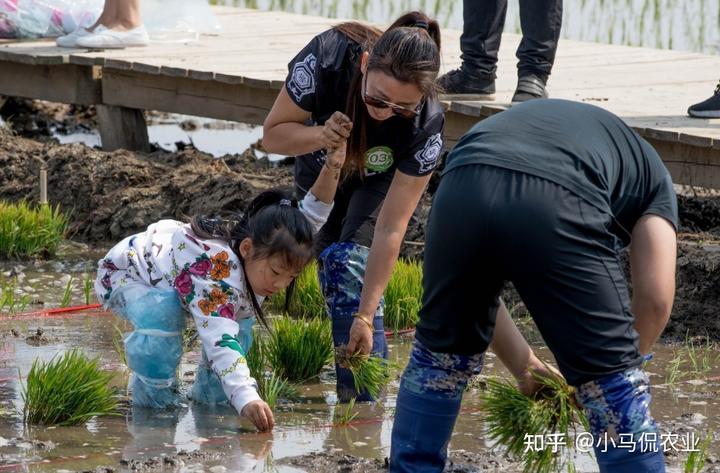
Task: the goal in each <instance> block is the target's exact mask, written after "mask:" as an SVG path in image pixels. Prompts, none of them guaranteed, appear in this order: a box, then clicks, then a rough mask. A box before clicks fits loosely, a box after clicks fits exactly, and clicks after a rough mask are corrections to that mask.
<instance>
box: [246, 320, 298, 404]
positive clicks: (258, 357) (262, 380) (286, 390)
mask: <svg viewBox="0 0 720 473" xmlns="http://www.w3.org/2000/svg"><path fill="white" fill-rule="evenodd" d="M247 363H248V369H249V370H250V376H252V377H253V378H255V381H256V382H257V384H258V394H259V395H260V397H261V398H262V399H263V400H264V401H265V402H267V403H268V405H269V406H270V408H271V409H274V408H275V406H276V404H277V401H278V400H279V399H296V398H297V397H298V396H299V394H298V392H297V389H295V386H293V385H292V384H291V383H289V382H288V381H287V380H286V379H285V378H283V377H281V376H279V375H278V374H276V373H275V372H273V371H270V370H269V366H268V360H267V348H266V346H265V340H264V339H263V338H261V337H260V336H259V331H257V330H256V331H255V337H254V341H253V343H252V345H251V346H250V351H249V352H248V353H247Z"/></svg>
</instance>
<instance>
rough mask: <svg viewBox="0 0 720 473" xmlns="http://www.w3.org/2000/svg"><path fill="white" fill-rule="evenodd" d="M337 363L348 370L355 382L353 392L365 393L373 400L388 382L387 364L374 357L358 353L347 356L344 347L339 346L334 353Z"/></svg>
mask: <svg viewBox="0 0 720 473" xmlns="http://www.w3.org/2000/svg"><path fill="white" fill-rule="evenodd" d="M335 357H336V360H337V363H338V364H339V365H340V366H341V367H343V368H347V369H349V370H350V372H351V373H352V374H353V380H354V382H355V391H357V392H358V393H362V392H367V393H368V394H369V395H370V396H372V397H373V398H374V399H377V398H378V397H379V396H380V391H381V390H382V388H383V387H385V385H386V384H387V383H388V382H389V381H390V370H389V366H388V362H387V361H386V360H383V359H382V358H379V357H376V356H369V355H364V354H362V353H360V352H355V353H352V354H348V352H347V347H346V346H344V345H343V346H340V347H338V348H337V350H336V352H335Z"/></svg>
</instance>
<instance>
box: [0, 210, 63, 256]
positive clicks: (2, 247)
mask: <svg viewBox="0 0 720 473" xmlns="http://www.w3.org/2000/svg"><path fill="white" fill-rule="evenodd" d="M67 226H68V218H67V217H66V216H65V215H64V214H63V213H62V212H60V207H59V206H58V207H55V208H52V207H51V206H49V205H47V204H44V205H39V206H31V205H30V204H28V203H27V202H25V201H20V202H18V203H10V202H6V201H0V258H2V259H9V258H24V257H34V256H43V257H48V256H53V255H54V254H55V253H56V252H57V248H58V246H59V244H60V242H61V241H62V239H63V236H64V234H65V231H66V230H67Z"/></svg>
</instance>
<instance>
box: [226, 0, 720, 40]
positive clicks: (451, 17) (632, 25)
mask: <svg viewBox="0 0 720 473" xmlns="http://www.w3.org/2000/svg"><path fill="white" fill-rule="evenodd" d="M213 3H216V4H221V5H233V6H238V7H245V8H259V9H262V10H285V11H290V12H294V13H302V14H308V15H320V16H326V17H330V18H355V19H361V20H368V21H372V22H377V23H388V22H390V21H392V20H393V19H395V18H396V17H398V16H399V15H400V14H402V13H403V12H405V11H408V10H413V9H420V10H424V11H425V12H427V13H428V14H430V15H431V16H433V17H435V18H437V19H438V21H439V22H440V24H441V25H442V26H443V27H445V28H453V29H462V0H442V1H441V0H399V1H392V2H388V1H385V0H352V1H348V0H327V1H325V0H213ZM718 3H720V2H716V1H711V0H565V2H564V14H563V33H562V35H563V37H564V38H569V39H576V40H581V41H592V42H598V43H612V44H623V45H628V46H646V47H650V48H659V49H678V50H690V51H698V52H705V53H715V52H717V49H718V47H719V46H720V45H719V44H718V39H719V38H720V33H719V31H718V30H719V29H720V28H718V13H719V5H718ZM505 31H506V32H510V33H519V32H520V16H519V14H518V1H517V0H510V1H509V2H508V15H507V21H506V22H505ZM561 44H562V43H561Z"/></svg>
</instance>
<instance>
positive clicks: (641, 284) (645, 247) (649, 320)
mask: <svg viewBox="0 0 720 473" xmlns="http://www.w3.org/2000/svg"><path fill="white" fill-rule="evenodd" d="M676 258H677V236H676V234H675V229H674V228H673V226H672V225H671V224H670V222H668V221H667V220H665V219H664V218H662V217H659V216H657V215H645V216H643V217H642V218H640V220H638V222H637V223H636V224H635V227H633V232H632V246H631V247H630V274H631V278H632V286H633V299H632V312H633V314H634V315H635V329H636V330H637V331H638V334H640V353H642V354H643V355H645V354H647V353H649V352H650V351H651V350H652V346H653V345H654V344H655V342H656V341H657V339H658V338H659V337H660V334H661V333H662V331H663V330H664V329H665V325H667V322H668V319H669V318H670V311H671V310H672V304H673V299H674V297H675V260H676Z"/></svg>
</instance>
